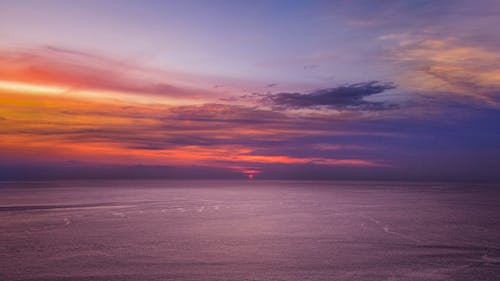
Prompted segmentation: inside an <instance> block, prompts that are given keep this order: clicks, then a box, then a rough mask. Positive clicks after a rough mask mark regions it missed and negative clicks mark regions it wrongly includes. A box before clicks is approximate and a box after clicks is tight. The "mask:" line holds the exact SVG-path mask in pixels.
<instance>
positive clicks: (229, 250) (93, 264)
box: [0, 181, 500, 281]
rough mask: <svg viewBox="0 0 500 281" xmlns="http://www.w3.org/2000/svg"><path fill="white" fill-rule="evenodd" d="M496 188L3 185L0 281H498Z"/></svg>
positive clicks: (339, 184) (326, 184) (281, 184)
mask: <svg viewBox="0 0 500 281" xmlns="http://www.w3.org/2000/svg"><path fill="white" fill-rule="evenodd" d="M499 198H500V186H499V185H494V184H490V185H486V184H443V183H434V184H430V183H401V182H399V183H384V182H294V181H208V182H207V181H73V182H38V183H28V182H25V183H7V182H3V183H0V225H1V227H0V280H106V281H109V280H200V281H201V280H204V281H210V280H286V281H293V280H301V281H302V280H500V203H499Z"/></svg>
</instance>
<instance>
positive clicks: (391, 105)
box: [0, 0, 500, 181]
mask: <svg viewBox="0 0 500 281" xmlns="http://www.w3.org/2000/svg"><path fill="white" fill-rule="evenodd" d="M499 35H500V2H499V1H496V0H493V1H488V0H481V1H459V0H456V1H455V0H454V1H356V0H352V1H349V0H344V1H291V0H288V1H211V0H209V1H201V0H200V1H97V0H96V1H90V0H85V1H74V0H73V1H45V0H39V1H25V0H20V1H14V0H11V1H7V0H0V179H53V178H227V179H229V178H234V179H238V178H246V177H249V178H255V179H259V178H260V179H282V178H283V179H284V178H287V179H288V178H292V179H396V180H456V181H464V180H486V181H490V180H492V181H496V180H500V172H499V167H500V36H499Z"/></svg>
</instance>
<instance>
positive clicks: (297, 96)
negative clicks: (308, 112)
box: [262, 81, 397, 110]
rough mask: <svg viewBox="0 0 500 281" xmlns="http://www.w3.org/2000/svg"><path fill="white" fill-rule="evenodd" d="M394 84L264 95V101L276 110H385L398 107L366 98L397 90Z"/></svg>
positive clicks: (359, 85)
mask: <svg viewBox="0 0 500 281" xmlns="http://www.w3.org/2000/svg"><path fill="white" fill-rule="evenodd" d="M395 88H396V85H394V84H393V83H382V82H379V81H371V82H363V83H356V84H350V85H344V86H339V87H336V88H328V89H321V90H316V91H313V92H311V93H277V94H268V95H263V98H262V101H263V102H264V103H265V104H268V105H270V106H271V107H273V108H276V109H301V108H320V107H327V108H333V109H359V110H385V109H393V108H395V107H397V106H396V105H394V104H387V103H384V102H375V101H367V100H365V98H366V97H369V96H372V95H376V94H380V93H383V92H385V91H387V90H391V89H395Z"/></svg>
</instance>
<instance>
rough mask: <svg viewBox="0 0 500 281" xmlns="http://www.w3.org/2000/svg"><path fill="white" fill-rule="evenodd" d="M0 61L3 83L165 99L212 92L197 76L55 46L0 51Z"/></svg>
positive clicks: (195, 96) (196, 96)
mask: <svg viewBox="0 0 500 281" xmlns="http://www.w3.org/2000/svg"><path fill="white" fill-rule="evenodd" d="M0 60H1V61H2V65H0V80H7V81H18V82H29V83H35V84H42V85H58V86H64V87H69V88H70V89H84V90H106V91H116V92H125V93H135V94H140V95H157V96H165V97H182V98H199V97H200V96H201V95H202V94H210V93H211V89H209V88H203V89H201V88H200V87H198V86H196V84H195V82H194V81H195V80H197V79H196V78H194V77H187V78H186V77H183V76H182V74H176V73H170V72H168V71H162V70H158V69H153V68H149V67H147V66H144V65H142V64H141V63H138V62H134V61H123V60H118V59H114V58H109V57H105V56H101V55H97V54H94V53H91V52H84V51H79V50H72V49H64V48H59V47H53V46H46V47H42V48H27V49H17V50H0ZM198 80H200V79H198Z"/></svg>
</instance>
